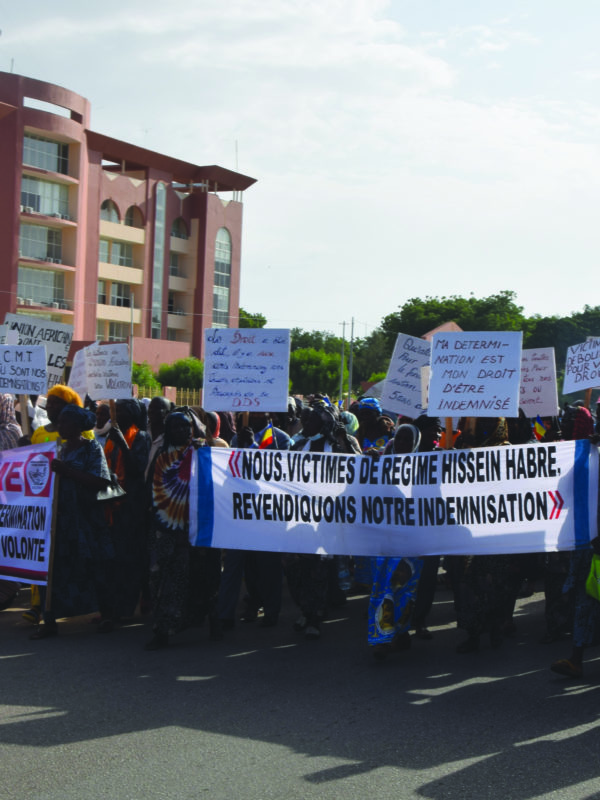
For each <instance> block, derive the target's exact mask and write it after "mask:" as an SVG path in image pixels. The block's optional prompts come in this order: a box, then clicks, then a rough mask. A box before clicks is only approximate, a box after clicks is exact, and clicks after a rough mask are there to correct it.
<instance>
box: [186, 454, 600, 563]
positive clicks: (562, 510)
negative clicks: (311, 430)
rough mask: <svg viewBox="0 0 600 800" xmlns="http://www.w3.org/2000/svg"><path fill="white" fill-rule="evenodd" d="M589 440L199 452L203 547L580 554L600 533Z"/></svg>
mask: <svg viewBox="0 0 600 800" xmlns="http://www.w3.org/2000/svg"><path fill="white" fill-rule="evenodd" d="M597 490H598V450H597V448H596V447H594V446H593V445H590V443H589V442H587V441H577V442H556V443H553V444H532V445H519V446H507V447H497V448H494V447H489V448H479V449H476V450H447V451H446V450H438V451H435V452H432V453H417V454H410V455H395V456H382V457H381V458H379V459H372V458H370V457H367V456H356V455H338V454H334V453H310V452H305V451H301V452H292V451H281V450H256V449H249V450H226V449H224V448H209V447H204V448H200V449H199V450H198V451H197V452H196V453H195V457H194V460H193V466H192V474H191V493H190V499H191V502H190V541H191V543H192V544H194V545H197V546H208V547H222V548H235V549H243V550H266V551H275V552H291V553H322V554H326V553H327V554H337V555H343V554H347V555H355V556H359V555H365V556H423V555H433V554H444V555H478V554H493V553H497V554H500V553H534V552H545V551H555V550H574V549H578V548H584V547H588V546H589V542H590V540H591V539H592V538H594V537H595V536H596V535H597V519H596V517H597V494H598V491H597Z"/></svg>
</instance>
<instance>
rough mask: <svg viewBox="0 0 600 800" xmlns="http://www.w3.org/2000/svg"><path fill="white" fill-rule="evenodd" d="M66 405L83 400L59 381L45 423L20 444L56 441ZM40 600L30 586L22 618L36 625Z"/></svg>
mask: <svg viewBox="0 0 600 800" xmlns="http://www.w3.org/2000/svg"><path fill="white" fill-rule="evenodd" d="M68 405H75V406H78V407H79V408H83V401H82V399H81V397H80V396H79V395H78V394H77V392H76V391H75V390H74V389H71V387H70V386H64V385H63V384H61V383H57V384H55V385H54V386H53V387H52V388H51V389H49V390H48V394H47V397H46V415H47V417H48V422H47V423H46V424H45V425H39V426H38V427H37V428H36V429H35V430H34V431H33V433H32V435H31V440H28V438H27V437H23V438H22V439H21V444H24V445H27V444H30V443H31V444H43V443H44V442H56V441H58V440H59V439H60V434H59V432H58V418H59V416H60V412H61V411H62V410H63V408H66V406H68ZM82 436H83V437H84V439H93V438H94V434H93V431H84V432H83V433H82ZM41 603H42V601H41V598H40V590H39V587H38V586H35V585H34V586H32V587H31V608H29V609H28V610H27V611H24V612H23V615H22V616H23V619H25V620H26V621H27V622H31V623H32V624H33V625H38V624H39V621H40V615H41V613H42V605H41Z"/></svg>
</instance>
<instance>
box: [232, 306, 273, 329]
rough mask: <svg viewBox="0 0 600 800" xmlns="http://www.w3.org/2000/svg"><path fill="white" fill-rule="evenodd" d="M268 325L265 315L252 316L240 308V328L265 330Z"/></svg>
mask: <svg viewBox="0 0 600 800" xmlns="http://www.w3.org/2000/svg"><path fill="white" fill-rule="evenodd" d="M266 324H267V318H266V317H265V316H264V314H258V313H257V314H251V313H250V312H249V311H246V310H245V309H243V308H240V321H239V323H238V328H264V327H265V325H266Z"/></svg>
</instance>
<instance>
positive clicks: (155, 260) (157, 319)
mask: <svg viewBox="0 0 600 800" xmlns="http://www.w3.org/2000/svg"><path fill="white" fill-rule="evenodd" d="M166 216H167V190H166V185H165V184H164V183H162V182H161V181H159V182H158V183H157V184H156V206H155V214H154V251H153V254H152V327H151V336H152V338H153V339H160V338H162V310H163V280H164V263H165V234H166V225H165V223H166Z"/></svg>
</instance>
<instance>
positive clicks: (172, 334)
mask: <svg viewBox="0 0 600 800" xmlns="http://www.w3.org/2000/svg"><path fill="white" fill-rule="evenodd" d="M167 340H168V341H169V342H176V341H177V331H176V330H174V328H167Z"/></svg>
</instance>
